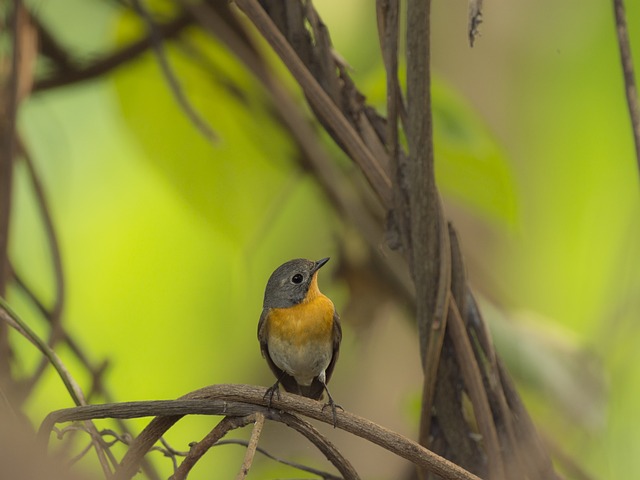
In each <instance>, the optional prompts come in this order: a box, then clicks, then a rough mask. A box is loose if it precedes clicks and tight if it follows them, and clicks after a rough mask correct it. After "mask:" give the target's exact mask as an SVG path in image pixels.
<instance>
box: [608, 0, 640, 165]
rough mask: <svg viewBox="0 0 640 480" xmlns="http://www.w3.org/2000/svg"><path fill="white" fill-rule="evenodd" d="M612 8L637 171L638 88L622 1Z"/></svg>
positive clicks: (639, 159)
mask: <svg viewBox="0 0 640 480" xmlns="http://www.w3.org/2000/svg"><path fill="white" fill-rule="evenodd" d="M613 9H614V12H615V19H616V31H617V34H618V48H619V49H620V63H621V64H622V72H623V74H624V84H625V93H626V96H627V107H628V108H629V117H630V119H631V128H632V131H633V141H634V144H635V147H636V163H637V164H638V171H639V172H640V105H638V89H637V87H636V80H635V75H634V73H633V59H632V57H631V45H630V44H629V33H628V30H627V20H626V15H625V11H624V1H623V0H613Z"/></svg>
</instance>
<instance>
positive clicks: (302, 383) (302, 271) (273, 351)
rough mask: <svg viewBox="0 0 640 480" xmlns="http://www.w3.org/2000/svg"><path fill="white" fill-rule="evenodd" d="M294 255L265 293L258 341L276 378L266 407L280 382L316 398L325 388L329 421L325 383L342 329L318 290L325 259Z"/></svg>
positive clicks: (330, 404) (274, 275) (289, 389)
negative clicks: (316, 259) (319, 276)
mask: <svg viewBox="0 0 640 480" xmlns="http://www.w3.org/2000/svg"><path fill="white" fill-rule="evenodd" d="M328 261H329V259H328V258H323V259H321V260H318V261H317V262H314V261H311V260H306V259H303V258H297V259H295V260H290V261H288V262H286V263H284V264H282V265H280V266H279V267H278V268H276V270H275V271H274V272H273V273H272V274H271V277H270V278H269V281H268V282H267V288H266V289H265V292H264V303H263V305H262V315H260V321H259V322H258V340H259V341H260V350H261V352H262V356H263V357H264V358H265V359H266V360H267V363H268V364H269V368H271V371H272V372H273V374H274V375H275V376H276V383H275V384H273V386H271V387H270V388H269V389H268V390H267V392H266V393H265V399H266V398H267V397H268V403H269V406H270V405H271V401H272V400H273V395H274V394H277V395H278V396H279V390H278V386H279V385H280V384H281V385H282V386H283V387H284V389H285V390H286V391H287V392H291V393H296V394H298V395H302V396H305V397H309V398H313V399H314V400H319V399H320V398H321V397H322V394H323V392H324V391H326V392H327V396H328V397H329V401H328V402H327V403H326V404H325V405H324V406H323V407H322V408H323V410H324V408H326V407H330V408H331V411H332V413H333V425H334V427H335V425H336V407H337V408H340V406H339V405H337V404H336V403H335V402H334V401H333V398H332V397H331V394H330V393H329V389H328V388H327V383H328V382H329V379H330V378H331V374H332V373H333V368H334V367H335V365H336V361H337V360H338V353H339V351H340V341H341V340H342V328H341V327H340V317H339V316H338V314H337V312H336V309H335V307H334V306H333V302H332V301H331V300H330V299H329V298H328V297H326V296H325V295H323V294H322V293H321V292H320V290H319V289H318V270H319V269H320V268H321V267H322V266H323V265H324V264H326V263H327V262H328Z"/></svg>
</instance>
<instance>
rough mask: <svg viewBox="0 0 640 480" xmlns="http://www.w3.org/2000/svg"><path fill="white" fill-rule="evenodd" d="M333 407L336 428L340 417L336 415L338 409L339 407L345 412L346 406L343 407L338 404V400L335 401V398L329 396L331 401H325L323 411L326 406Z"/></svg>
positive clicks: (334, 426) (332, 412)
mask: <svg viewBox="0 0 640 480" xmlns="http://www.w3.org/2000/svg"><path fill="white" fill-rule="evenodd" d="M327 407H328V408H331V414H332V415H333V428H336V425H337V422H338V417H337V415H336V411H337V409H338V408H339V409H340V410H342V411H343V412H344V408H342V407H341V406H340V405H338V404H337V403H336V402H334V401H333V398H331V397H329V401H328V402H327V403H325V404H324V405H323V406H322V411H323V412H324V409H325V408H327Z"/></svg>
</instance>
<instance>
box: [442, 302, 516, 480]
mask: <svg viewBox="0 0 640 480" xmlns="http://www.w3.org/2000/svg"><path fill="white" fill-rule="evenodd" d="M449 312H450V314H449V322H448V325H449V332H450V333H451V338H452V340H453V344H454V346H455V351H456V355H457V357H458V365H460V369H461V371H462V377H463V378H464V383H465V385H466V388H467V391H468V392H469V397H470V398H471V404H472V405H473V411H474V414H475V417H476V421H477V422H478V426H479V428H480V433H481V434H482V441H483V444H484V446H485V449H486V452H487V457H488V460H487V463H488V466H489V478H491V479H492V480H504V479H506V475H505V466H504V462H503V459H502V453H501V448H500V442H499V440H498V432H497V431H496V426H495V423H494V422H493V414H492V413H491V408H490V407H489V401H488V399H487V392H486V391H485V389H484V385H483V383H482V376H481V374H480V367H479V366H478V362H477V361H476V357H475V356H474V354H473V349H472V347H471V342H470V341H469V337H468V335H467V330H466V329H465V325H464V321H463V320H462V317H461V316H460V312H459V311H458V307H457V306H456V304H455V302H450V303H449Z"/></svg>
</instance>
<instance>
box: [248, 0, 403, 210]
mask: <svg viewBox="0 0 640 480" xmlns="http://www.w3.org/2000/svg"><path fill="white" fill-rule="evenodd" d="M236 4H237V5H238V7H240V9H241V10H242V11H243V12H244V13H245V15H246V16H247V17H248V18H249V20H251V21H252V22H253V23H254V25H255V26H256V28H257V29H258V31H259V32H260V33H261V34H262V35H263V36H264V38H265V40H266V41H267V42H268V43H269V44H270V45H271V47H272V48H273V49H274V51H275V52H276V53H277V54H278V55H279V56H280V59H281V60H282V61H283V62H284V64H285V65H286V66H287V68H288V69H289V71H290V72H291V74H292V75H293V77H294V78H295V79H296V81H297V82H298V83H299V85H300V87H301V88H302V90H303V91H304V93H305V95H306V96H307V98H308V100H309V103H310V104H311V106H312V107H313V109H314V111H315V112H316V113H317V115H318V116H319V118H320V120H321V121H323V122H324V123H326V124H327V125H330V126H331V131H332V133H333V134H334V135H335V136H336V137H337V138H338V139H339V142H340V144H341V145H342V146H343V148H344V149H345V151H346V152H347V154H348V155H349V156H350V157H351V158H352V159H353V160H354V161H355V162H356V163H358V164H359V165H360V167H361V169H362V171H363V172H364V175H365V176H366V177H367V180H368V181H369V183H371V186H372V187H373V189H374V190H375V191H376V193H377V194H378V196H379V197H380V198H381V199H382V202H383V204H384V205H385V206H386V207H389V206H390V205H391V202H390V195H391V179H390V178H389V174H388V172H387V171H386V166H385V164H386V159H380V158H376V157H375V156H374V155H373V154H372V153H371V151H370V150H369V148H368V147H367V145H366V144H365V143H364V141H363V140H362V138H360V136H359V135H358V133H357V132H356V131H355V129H354V128H353V126H352V125H351V124H350V123H349V122H348V121H347V119H346V118H345V117H344V115H343V113H342V112H341V111H340V110H339V109H338V108H337V107H336V105H335V103H334V102H333V101H332V100H331V98H330V97H329V95H327V93H326V92H325V91H324V90H323V89H322V87H321V86H320V84H319V83H318V81H317V80H316V79H315V78H314V77H313V75H312V74H311V73H310V72H309V70H308V69H307V67H306V66H305V64H304V63H303V62H302V60H301V59H300V57H298V55H297V54H296V52H295V51H294V50H293V48H292V47H291V45H290V44H289V43H288V42H287V40H286V39H285V38H284V37H283V35H282V33H281V32H280V31H279V30H278V27H276V26H275V24H274V23H273V21H272V20H271V18H270V17H269V16H268V15H267V14H266V12H265V11H264V9H263V8H262V7H261V6H260V4H259V3H258V2H257V0H236Z"/></svg>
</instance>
